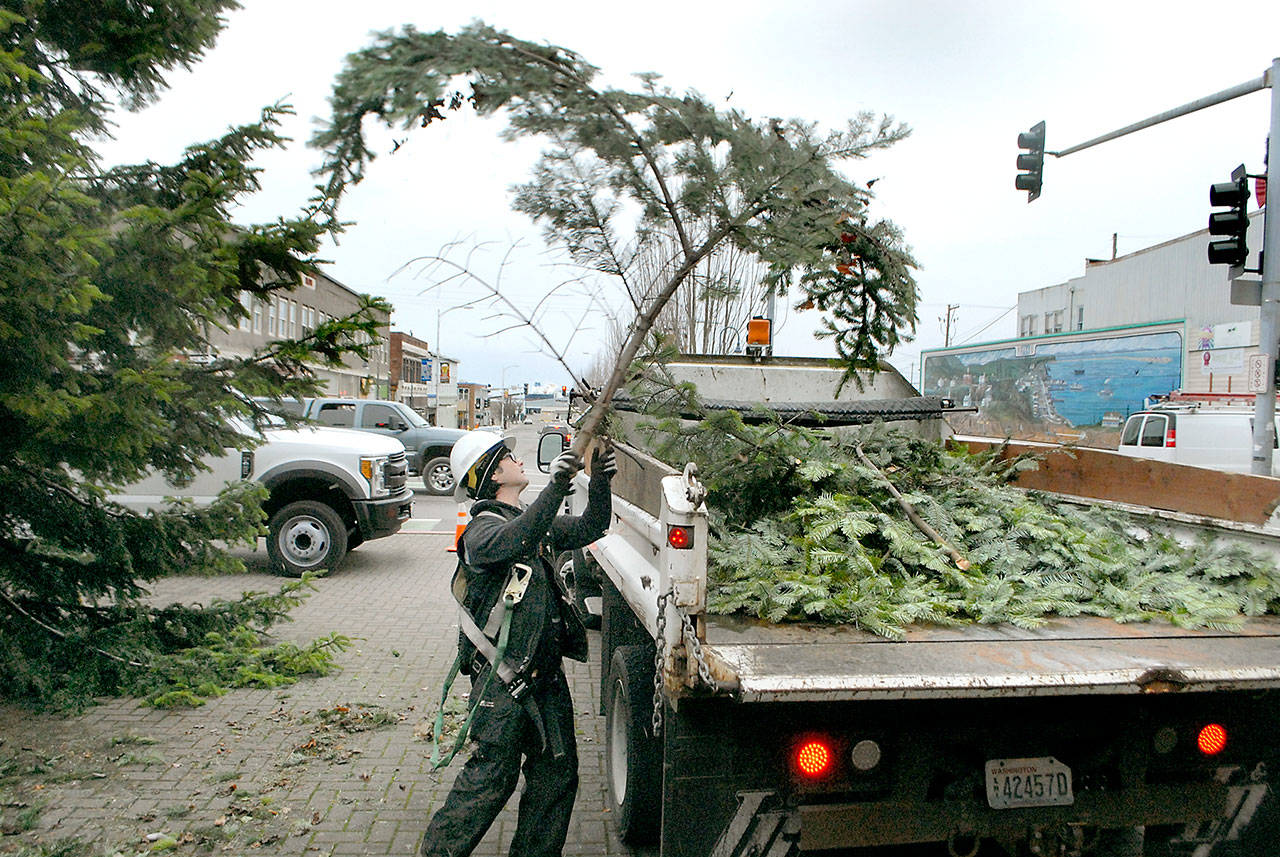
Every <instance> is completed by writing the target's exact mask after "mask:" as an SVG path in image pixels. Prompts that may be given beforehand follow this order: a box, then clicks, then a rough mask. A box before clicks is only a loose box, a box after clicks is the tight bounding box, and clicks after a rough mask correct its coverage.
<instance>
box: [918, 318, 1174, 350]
mask: <svg viewBox="0 0 1280 857" xmlns="http://www.w3.org/2000/svg"><path fill="white" fill-rule="evenodd" d="M1186 323H1187V320H1186V319H1185V318H1170V319H1165V320H1164V321H1144V322H1142V323H1141V324H1121V325H1117V326H1116V327H1099V328H1090V329H1088V330H1064V331H1062V332H1061V333H1042V334H1040V335H1039V336H1017V337H1014V338H1013V339H995V340H992V341H991V342H975V343H974V344H972V345H952V346H951V347H949V348H922V349H920V356H921V358H923V357H924V355H926V354H932V353H936V352H939V351H946V352H949V353H952V354H958V353H960V352H962V351H970V350H972V349H976V348H991V347H992V346H995V345H1017V344H1021V343H1023V342H1038V341H1041V340H1045V339H1059V340H1061V339H1066V338H1072V337H1078V336H1079V335H1080V334H1085V333H1115V332H1117V331H1122V330H1141V329H1142V328H1144V327H1168V326H1170V325H1174V324H1182V325H1185V324H1186Z"/></svg>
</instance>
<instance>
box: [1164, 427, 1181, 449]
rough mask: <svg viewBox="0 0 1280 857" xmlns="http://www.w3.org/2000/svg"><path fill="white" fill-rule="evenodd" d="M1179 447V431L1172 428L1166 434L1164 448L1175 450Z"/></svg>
mask: <svg viewBox="0 0 1280 857" xmlns="http://www.w3.org/2000/svg"><path fill="white" fill-rule="evenodd" d="M1177 445H1178V431H1177V429H1175V428H1173V427H1172V426H1170V427H1169V430H1168V431H1167V432H1165V436H1164V448H1165V449H1173V448H1174V447H1175V446H1177Z"/></svg>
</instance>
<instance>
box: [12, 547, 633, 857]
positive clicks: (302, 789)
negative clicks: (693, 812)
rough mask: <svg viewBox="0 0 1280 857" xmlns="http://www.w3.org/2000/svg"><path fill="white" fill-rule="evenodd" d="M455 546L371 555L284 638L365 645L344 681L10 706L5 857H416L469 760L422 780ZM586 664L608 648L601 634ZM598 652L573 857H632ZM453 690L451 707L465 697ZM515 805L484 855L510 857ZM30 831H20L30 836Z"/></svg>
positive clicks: (259, 569)
mask: <svg viewBox="0 0 1280 857" xmlns="http://www.w3.org/2000/svg"><path fill="white" fill-rule="evenodd" d="M451 541H452V537H451V536H441V535H423V534H413V533H401V534H398V535H396V536H393V537H391V538H388V539H379V540H377V541H373V542H369V543H367V544H365V545H362V546H361V547H360V548H359V549H358V550H357V551H355V552H353V553H352V554H351V555H350V556H349V557H348V558H347V560H346V561H345V562H344V564H343V566H342V568H341V569H340V570H339V571H338V572H337V573H336V574H333V575H331V576H330V577H327V578H324V579H322V580H320V581H318V582H317V591H316V592H314V593H312V594H311V596H310V597H309V598H308V599H307V601H306V602H305V603H304V604H302V605H301V606H300V607H299V608H297V609H296V610H295V611H294V613H293V618H294V621H293V622H289V623H285V624H282V625H279V626H277V627H276V628H275V629H274V633H275V635H276V636H277V637H278V638H281V639H289V640H293V641H296V642H298V643H306V642H310V641H311V640H313V639H315V638H317V637H321V636H325V635H328V634H329V633H331V632H337V633H340V634H345V635H347V636H349V637H352V638H355V643H354V645H353V646H352V648H351V649H349V650H348V651H347V652H345V653H342V654H340V655H339V656H338V661H339V663H340V664H341V665H342V667H343V669H342V671H341V672H338V673H335V674H334V675H331V676H327V677H325V678H319V679H304V680H302V681H300V682H299V683H298V684H295V685H293V686H290V687H286V688H279V689H275V690H237V691H232V692H231V693H229V694H227V695H226V696H224V697H222V698H219V699H214V700H211V701H209V702H208V703H206V704H205V705H204V706H203V707H201V708H197V709H178V710H171V711H159V710H155V709H150V708H143V707H140V706H139V705H138V703H137V702H136V701H134V700H112V701H109V702H106V703H105V704H102V705H99V706H97V707H95V708H93V709H91V710H89V711H88V712H86V713H85V714H83V715H80V716H76V717H71V718H65V717H49V716H40V715H32V714H30V713H29V712H26V711H23V710H21V709H17V708H15V707H13V706H0V811H2V813H3V815H2V816H0V818H2V819H3V822H2V824H0V827H2V829H3V830H4V832H5V834H6V835H4V836H3V837H0V853H13V852H16V851H18V850H19V849H20V848H21V847H22V846H24V845H26V846H30V845H33V844H35V843H37V842H39V843H45V844H50V843H57V842H59V841H61V840H66V839H70V838H73V837H76V838H79V839H81V840H82V841H83V842H84V843H85V844H86V847H85V849H84V850H83V853H84V854H85V855H94V857H97V855H100V854H102V855H111V854H113V853H115V852H120V853H121V854H123V855H133V854H135V853H139V852H144V851H147V850H149V849H151V848H153V847H156V846H157V845H159V848H157V849H156V850H157V851H163V850H164V849H165V847H169V848H170V849H171V850H169V851H168V852H167V853H172V854H198V853H209V851H210V850H212V851H213V852H215V853H234V854H264V855H267V854H270V855H298V857H314V855H333V857H348V855H374V854H376V855H405V857H407V855H412V854H414V853H416V848H417V844H418V840H419V838H420V836H421V834H422V831H423V830H424V829H425V827H426V823H427V818H428V816H429V814H430V813H431V811H432V810H433V809H434V808H435V807H437V806H438V805H439V804H440V802H441V801H442V800H443V799H444V796H445V794H446V793H447V792H448V789H449V786H450V784H451V783H452V782H453V777H454V774H455V773H456V772H457V770H458V769H459V768H460V767H461V764H462V762H463V760H464V759H465V754H463V755H462V756H460V757H459V758H458V759H456V760H454V762H453V764H452V765H450V766H449V767H448V768H447V769H445V770H444V771H442V772H441V773H440V774H432V773H430V772H429V768H428V765H427V759H428V757H429V756H430V753H431V744H430V742H429V741H426V740H424V738H423V737H422V734H423V732H424V731H425V726H426V724H427V722H428V721H430V720H432V719H433V718H434V715H435V707H436V701H437V699H438V694H439V688H440V684H441V682H442V681H443V679H444V676H445V673H446V671H447V670H448V668H449V666H450V665H451V664H452V662H453V657H454V654H455V641H456V639H457V625H456V621H455V608H454V606H453V602H452V599H451V598H450V596H449V593H448V583H449V578H450V576H451V575H452V573H453V568H454V555H453V554H451V553H447V552H446V550H445V549H446V548H447V547H448V546H449V544H450V543H451ZM244 556H245V557H246V559H247V562H248V563H249V565H250V570H251V573H250V574H249V575H248V576H244V577H240V576H237V577H220V578H200V577H196V578H192V577H188V578H175V579H171V580H166V581H162V582H161V583H159V584H158V585H157V586H156V588H155V593H154V594H155V596H156V600H157V601H158V602H160V603H171V602H173V601H183V602H203V603H208V602H210V601H211V600H213V599H215V598H224V599H230V598H236V597H238V596H239V595H240V593H241V592H243V591H245V590H255V591H275V590H276V589H278V588H279V586H280V585H281V583H282V582H283V579H282V578H279V577H276V576H273V575H271V574H269V573H267V572H266V554H265V551H263V550H261V549H260V550H259V551H258V552H257V553H254V554H249V553H246V554H245V555H244ZM591 637H592V645H593V648H594V647H595V646H597V645H598V643H599V637H598V635H597V634H596V633H594V632H593V633H592V634H591ZM598 657H599V656H598V652H593V660H592V661H591V662H590V663H588V664H577V663H574V662H571V661H566V662H565V664H566V672H567V673H568V675H569V682H570V686H571V687H572V689H573V694H574V702H575V708H576V711H577V723H578V733H577V735H578V744H579V753H580V756H581V763H580V773H581V785H580V787H579V790H578V800H577V804H576V806H575V807H574V815H573V822H572V827H571V829H570V832H569V840H568V844H567V845H566V848H565V852H564V853H565V854H567V855H602V854H603V855H607V854H626V853H630V852H628V851H627V850H626V849H625V848H624V847H623V846H622V845H620V844H619V842H618V840H617V837H616V834H615V830H614V828H613V825H612V823H611V819H610V816H609V813H608V810H607V795H606V794H605V776H606V774H605V760H604V752H603V751H604V745H603V734H604V718H603V717H601V716H599V715H597V714H596V712H597V711H598V710H599V678H600V676H599V664H598V663H596V661H597V660H598ZM466 688H467V682H466V680H465V678H464V679H460V680H459V682H458V685H457V686H456V687H455V693H458V692H460V691H465V690H466ZM518 799H519V790H517V793H516V794H515V795H514V796H513V797H512V799H511V801H510V802H509V804H508V806H507V808H506V809H505V810H504V811H503V813H502V815H501V816H500V817H499V819H498V821H497V822H496V823H495V825H494V827H493V829H492V830H491V831H490V834H489V836H488V837H487V838H486V839H485V840H484V842H483V843H482V844H481V846H480V848H479V849H477V851H476V852H475V853H476V855H478V857H497V855H504V854H506V850H507V847H508V846H509V843H510V838H511V835H512V833H513V832H514V829H515V807H516V803H517V801H518ZM24 828H25V829H24Z"/></svg>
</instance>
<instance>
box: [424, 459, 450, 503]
mask: <svg viewBox="0 0 1280 857" xmlns="http://www.w3.org/2000/svg"><path fill="white" fill-rule="evenodd" d="M422 485H423V487H424V488H426V489H427V493H428V494H435V495H437V496H444V495H446V494H452V493H453V470H452V469H451V468H450V467H449V456H447V455H441V456H439V457H438V458H433V459H431V460H430V461H428V462H427V463H426V465H425V466H424V467H423V468H422Z"/></svg>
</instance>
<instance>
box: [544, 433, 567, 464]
mask: <svg viewBox="0 0 1280 857" xmlns="http://www.w3.org/2000/svg"><path fill="white" fill-rule="evenodd" d="M568 448H569V439H568V438H567V437H565V436H564V435H563V434H561V433H560V432H558V431H549V432H547V433H546V434H544V435H543V436H542V437H540V438H538V469H539V470H541V471H542V472H543V473H550V472H551V462H553V461H555V460H556V456H558V455H559V454H560V453H562V452H564V451H565V450H566V449H568Z"/></svg>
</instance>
